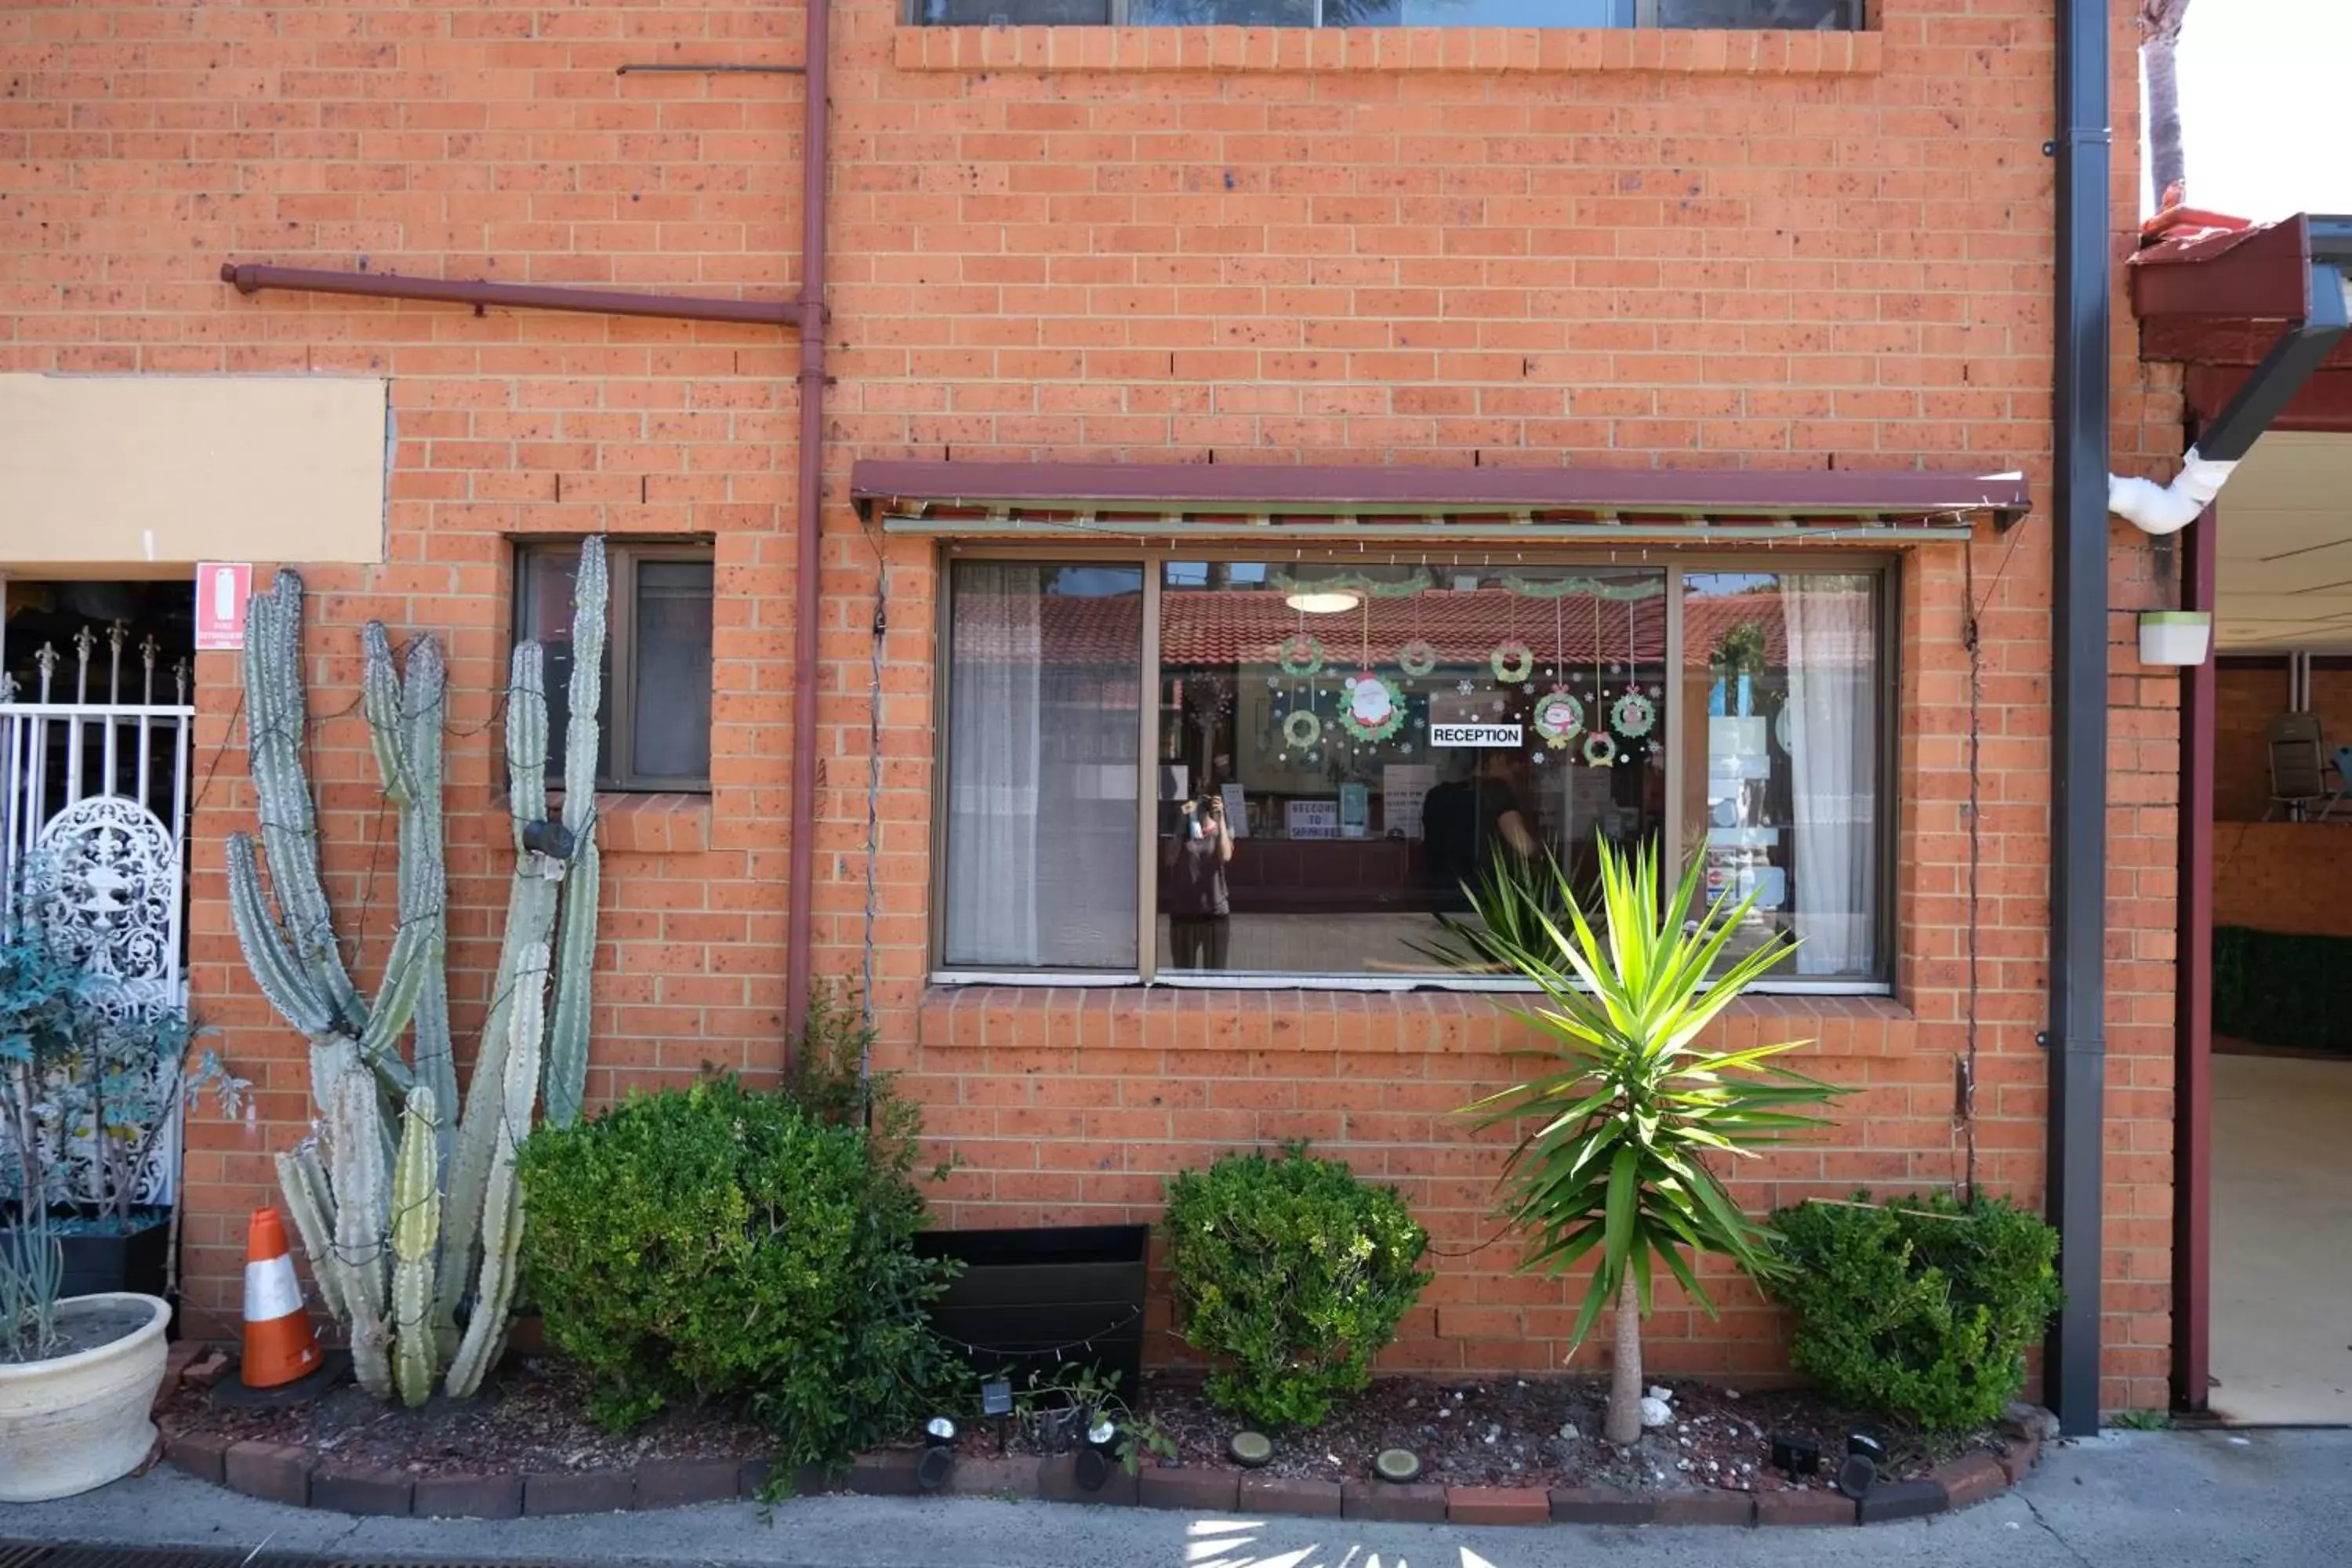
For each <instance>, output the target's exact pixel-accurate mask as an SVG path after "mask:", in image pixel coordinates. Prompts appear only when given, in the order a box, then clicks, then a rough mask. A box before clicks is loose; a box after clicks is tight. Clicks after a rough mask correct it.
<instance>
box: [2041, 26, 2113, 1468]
mask: <svg viewBox="0 0 2352 1568" xmlns="http://www.w3.org/2000/svg"><path fill="white" fill-rule="evenodd" d="M2107 23H2108V18H2107V5H2106V0H2058V29H2057V31H2058V123H2059V134H2058V139H2057V141H2056V142H2054V143H2053V151H2054V152H2055V153H2056V154H2057V157H2058V181H2057V211H2056V215H2055V216H2056V226H2057V240H2058V268H2057V279H2056V283H2057V299H2056V300H2055V305H2056V310H2055V311H2054V312H2053V319H2054V321H2055V322H2056V325H2057V341H2056V342H2055V344H2054V345H2053V346H2054V349H2055V356H2056V364H2055V375H2054V378H2053V381H2054V384H2053V400H2054V408H2053V413H2054V420H2053V440H2054V445H2055V447H2056V450H2055V453H2054V458H2055V463H2054V468H2055V470H2056V481H2057V482H2056V486H2055V490H2056V495H2055V500H2054V502H2053V509H2052V511H2053V521H2054V525H2055V538H2054V540H2053V545H2052V553H2053V584H2052V588H2053V595H2052V596H2053V618H2052V648H2051V659H2052V669H2051V692H2052V698H2053V710H2054V711H2053V715H2052V725H2053V728H2052V736H2051V763H2052V769H2051V771H2052V800H2051V824H2050V840H2051V845H2052V847H2053V857H2052V863H2051V910H2050V1028H2049V1031H2048V1033H2047V1034H2046V1035H2045V1036H2044V1037H2043V1043H2044V1045H2045V1047H2046V1048H2047V1049H2048V1052H2049V1062H2048V1067H2049V1097H2050V1157H2049V1174H2048V1209H2049V1214H2050V1217H2051V1219H2052V1221H2053V1223H2054V1224H2055V1225H2056V1226H2057V1227H2058V1232H2059V1238H2060V1239H2059V1247H2060V1251H2059V1258H2058V1266H2059V1281H2060V1283H2061V1285H2062V1286H2063V1288H2064V1290H2065V1305H2064V1306H2063V1307H2062V1308H2060V1309H2059V1312H2058V1317H2057V1321H2056V1322H2055V1324H2054V1325H2053V1328H2052V1330H2051V1333H2050V1338H2049V1342H2048V1345H2047V1349H2046V1352H2045V1354H2044V1357H2043V1363H2042V1397H2043V1400H2044V1402H2045V1403H2046V1404H2048V1405H2050V1406H2051V1407H2052V1408H2053V1409H2054V1410H2055V1411H2056V1412H2057V1415H2058V1424H2059V1428H2060V1430H2061V1431H2063V1432H2065V1433H2067V1434H2069V1435H2074V1436H2089V1435H2091V1434H2093V1433H2095V1432H2096V1431H2097V1430H2098V1428H2099V1348H2100V1347H2099V1327H2100V1286H2101V1279H2102V1275H2103V1273H2104V1268H2103V1264H2104V1255H2105V1245H2104V1241H2103V1238H2102V1236H2101V1224H2102V1214H2101V1209H2102V1205H2101V1197H2102V1194H2101V1192H2100V1184H2101V1181H2102V1180H2103V1179H2104V1172H2103V1169H2102V1159H2101V1156H2102V1140H2103V1137H2104V1126H2103V1121H2104V1111H2103V1108H2102V1103H2101V1102H2102V1099H2103V1095H2104V1089H2105V1078H2106V1033H2105V1030H2106V1019H2105V1013H2106V974H2105V963H2106V952H2105V937H2106V919H2105V914H2106V910H2105V895H2106V889H2105V877H2106V831H2107V823H2106V816H2107V810H2106V808H2107V800H2106V764H2107V757H2106V751H2107V689H2106V687H2107V547H2108V546H2107V504H2106V503H2107V466H2108V447H2107V392H2108V387H2107V374H2108V372H2107V353H2108V330H2107V320H2108V310H2109V309H2110V302H2111V297H2112V294H2113V289H2114V284H2113V281H2112V279H2111V278H2110V276H2109V270H2108V258H2107V221H2108V212H2107V202H2108V164H2109V161H2110V160H2109V143H2110V142H2111V140H2112V133H2111V132H2110V131H2109V130H2108V126H2107V71H2108V67H2109V63H2110V58H2109V52H2108V51H2109V47H2110V46H2109V42H2108V25H2107Z"/></svg>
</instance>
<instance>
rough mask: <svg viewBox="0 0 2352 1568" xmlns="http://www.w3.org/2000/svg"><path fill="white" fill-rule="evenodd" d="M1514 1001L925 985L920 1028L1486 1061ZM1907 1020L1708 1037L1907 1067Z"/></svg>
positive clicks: (971, 1042)
mask: <svg viewBox="0 0 2352 1568" xmlns="http://www.w3.org/2000/svg"><path fill="white" fill-rule="evenodd" d="M1524 1000H1526V998H1523V997H1511V996H1495V995H1489V994H1480V993H1471V992H1452V991H1407V992H1395V991H1255V990H1253V991H1209V990H1192V989H1189V988H1188V989H1175V988H1160V987H1153V988H1149V989H1147V988H1145V987H1141V986H1129V987H1120V988H1116V989H1113V988H1093V987H1087V986H1070V985H1066V986H1055V985H1050V984H1040V985H932V986H929V987H927V988H926V989H925V991H924V993H923V999H922V1006H921V1015H920V1019H919V1038H920V1040H921V1043H922V1047H923V1048H924V1049H925V1050H926V1051H932V1050H988V1049H1018V1050H1024V1051H1034V1050H1041V1049H1043V1050H1054V1049H1060V1050H1075V1051H1086V1050H1108V1049H1119V1050H1138V1049H1141V1050H1186V1051H1193V1050H1234V1051H1285V1050H1297V1051H1349V1052H1381V1051H1394V1052H1398V1053H1414V1052H1457V1051H1468V1052H1475V1053H1479V1054H1491V1053H1494V1052H1497V1051H1500V1050H1503V1049H1505V1048H1507V1047H1514V1046H1517V1045H1520V1044H1522V1043H1524V1036H1525V1026H1523V1025H1521V1024H1519V1023H1517V1021H1516V1020H1514V1019H1512V1018H1511V1017H1509V1016H1508V1015H1507V1008H1508V1007H1509V1006H1510V1005H1512V1004H1513V1003H1514V1002H1515V1001H1524ZM1917 1035H1918V1024H1917V1020H1916V1018H1915V1017H1914V1016H1913V1015H1912V1013H1911V1010H1910V1009H1909V1008H1908V1007H1906V1006H1905V1005H1903V1004H1902V1003H1900V1002H1898V1001H1896V1000H1895V999H1894V998H1892V997H1887V996H1822V995H1799V994H1779V995H1748V996H1743V997H1741V998H1740V999H1739V1000H1738V1001H1737V1002H1735V1003H1733V1004H1732V1005H1730V1007H1728V1008H1727V1009H1726V1010H1725V1012H1724V1015H1723V1021H1722V1024H1721V1025H1720V1026H1718V1029H1717V1043H1718V1044H1719V1045H1720V1046H1722V1047H1724V1048H1726V1049H1730V1048H1735V1047H1745V1046H1756V1045H1763V1044H1766V1043H1768V1042H1772V1041H1779V1040H1789V1039H1796V1040H1807V1041H1811V1047H1809V1048H1810V1050H1811V1052H1812V1053H1817V1054H1819V1055H1822V1056H1830V1057H1885V1056H1903V1055H1907V1054H1908V1053H1909V1052H1910V1051H1911V1050H1912V1049H1913V1047H1914V1046H1915V1045H1916V1040H1917Z"/></svg>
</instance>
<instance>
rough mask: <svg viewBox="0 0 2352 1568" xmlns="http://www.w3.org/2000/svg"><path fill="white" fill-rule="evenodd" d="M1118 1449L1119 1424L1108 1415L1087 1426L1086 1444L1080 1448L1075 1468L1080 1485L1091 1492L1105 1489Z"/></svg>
mask: <svg viewBox="0 0 2352 1568" xmlns="http://www.w3.org/2000/svg"><path fill="white" fill-rule="evenodd" d="M1117 1455H1118V1423H1117V1422H1115V1421H1113V1420H1111V1419H1110V1418H1109V1417H1108V1416H1106V1417H1104V1418H1103V1419H1102V1420H1100V1421H1097V1422H1096V1423H1095V1424H1094V1425H1093V1426H1089V1427H1087V1441H1086V1446H1085V1447H1082V1448H1080V1449H1079V1450H1078V1457H1077V1458H1076V1461H1075V1465H1074V1468H1075V1469H1076V1475H1077V1481H1078V1485H1080V1486H1082V1487H1084V1488H1085V1489H1087V1490H1088V1491H1090V1492H1098V1491H1100V1490H1102V1489H1103V1484H1104V1483H1105V1482H1106V1481H1108V1480H1109V1479H1110V1467H1111V1462H1112V1460H1113V1459H1114V1458H1117Z"/></svg>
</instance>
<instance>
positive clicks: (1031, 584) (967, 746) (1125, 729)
mask: <svg viewBox="0 0 2352 1568" xmlns="http://www.w3.org/2000/svg"><path fill="white" fill-rule="evenodd" d="M1065 575H1066V574H1065V573H1064V571H1063V569H1062V568H1059V567H1055V566H1040V565H1037V564H1034V563H1018V562H1006V563H996V562H959V563H956V566H955V569H954V574H953V579H952V595H953V597H952V603H951V605H950V634H949V647H950V658H951V672H950V681H949V693H948V726H949V729H948V787H947V802H948V842H947V862H948V863H947V878H946V900H947V921H946V924H947V930H946V942H945V952H944V954H943V956H944V957H945V959H946V961H947V962H948V963H950V964H955V965H958V966H961V967H967V968H1005V969H1020V968H1033V967H1063V968H1073V969H1106V968H1129V967H1132V966H1133V965H1134V963H1135V942H1136V913H1135V896H1136V895H1135V889H1136V832H1137V827H1136V811H1137V801H1136V794H1135V791H1136V755H1137V752H1138V751H1139V748H1140V745H1141V742H1140V740H1139V734H1138V728H1137V717H1138V716H1137V711H1136V703H1137V702H1138V701H1139V699H1140V696H1141V675H1140V668H1139V665H1140V660H1141V657H1142V638H1141V629H1142V593H1141V584H1142V579H1141V574H1140V573H1139V571H1136V570H1134V569H1131V568H1129V569H1118V570H1116V571H1114V572H1111V573H1100V572H1097V573H1095V574H1092V578H1093V579H1094V580H1089V581H1082V582H1080V583H1079V584H1076V591H1058V590H1062V589H1064V588H1065V586H1066V584H1064V582H1063V579H1064V577H1065ZM1082 575H1083V574H1082ZM1111 579H1115V580H1111Z"/></svg>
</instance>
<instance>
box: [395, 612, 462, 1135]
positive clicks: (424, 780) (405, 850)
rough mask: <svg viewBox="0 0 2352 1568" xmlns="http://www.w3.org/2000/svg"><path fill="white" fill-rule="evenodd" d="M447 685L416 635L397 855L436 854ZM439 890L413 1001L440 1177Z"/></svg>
mask: <svg viewBox="0 0 2352 1568" xmlns="http://www.w3.org/2000/svg"><path fill="white" fill-rule="evenodd" d="M447 687H448V677H447V671H446V668H445V667H444V665H443V662H442V658H441V645H440V644H439V643H438V642H436V641H435V640H434V639H433V638H431V637H418V638H417V639H416V640H415V642H413V643H411V644H410V645H409V647H408V669H407V674H406V679H405V681H404V685H403V687H402V690H401V722H402V724H403V726H404V728H405V730H406V731H407V736H408V760H409V766H410V768H411V770H412V771H413V772H414V773H415V778H416V796H415V799H414V800H412V801H410V802H409V804H408V807H407V809H406V810H404V811H403V812H402V813H401V816H400V826H401V844H400V849H401V854H402V856H403V857H404V858H405V857H406V856H408V855H411V854H416V855H423V854H425V853H428V852H429V853H431V854H432V855H434V856H436V858H437V857H438V856H439V855H440V854H441V842H442V839H441V784H442V763H441V721H442V716H443V710H444V706H445V703H446V694H447ZM446 901H447V891H446V887H445V889H444V890H443V896H442V900H441V901H439V902H437V903H436V905H435V907H434V909H433V912H432V915H431V921H432V939H433V951H432V952H431V954H430V955H429V956H428V957H427V958H426V959H425V985H424V988H423V989H422V990H421V991H419V992H418V994H417V997H416V1017H415V1028H416V1034H415V1042H416V1043H415V1050H414V1052H413V1056H412V1059H413V1060H414V1061H415V1067H416V1081H417V1082H418V1083H420V1084H423V1085H424V1086H425V1088H427V1089H431V1090H432V1091H433V1103H434V1106H435V1107H436V1110H437V1111H438V1114H437V1115H436V1119H435V1129H436V1144H437V1148H438V1151H439V1152H438V1159H439V1162H440V1163H439V1164H438V1165H437V1166H436V1171H437V1172H442V1173H446V1171H447V1169H448V1165H449V1152H450V1149H451V1148H452V1147H453V1145H454V1144H455V1142H456V1139H457V1114H456V1113H457V1055H456V1052H455V1051H454V1049H453V1048H452V1047H451V1044H450V1039H449V972H448V963H447V951H448V941H449V916H448V910H447V907H446Z"/></svg>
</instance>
